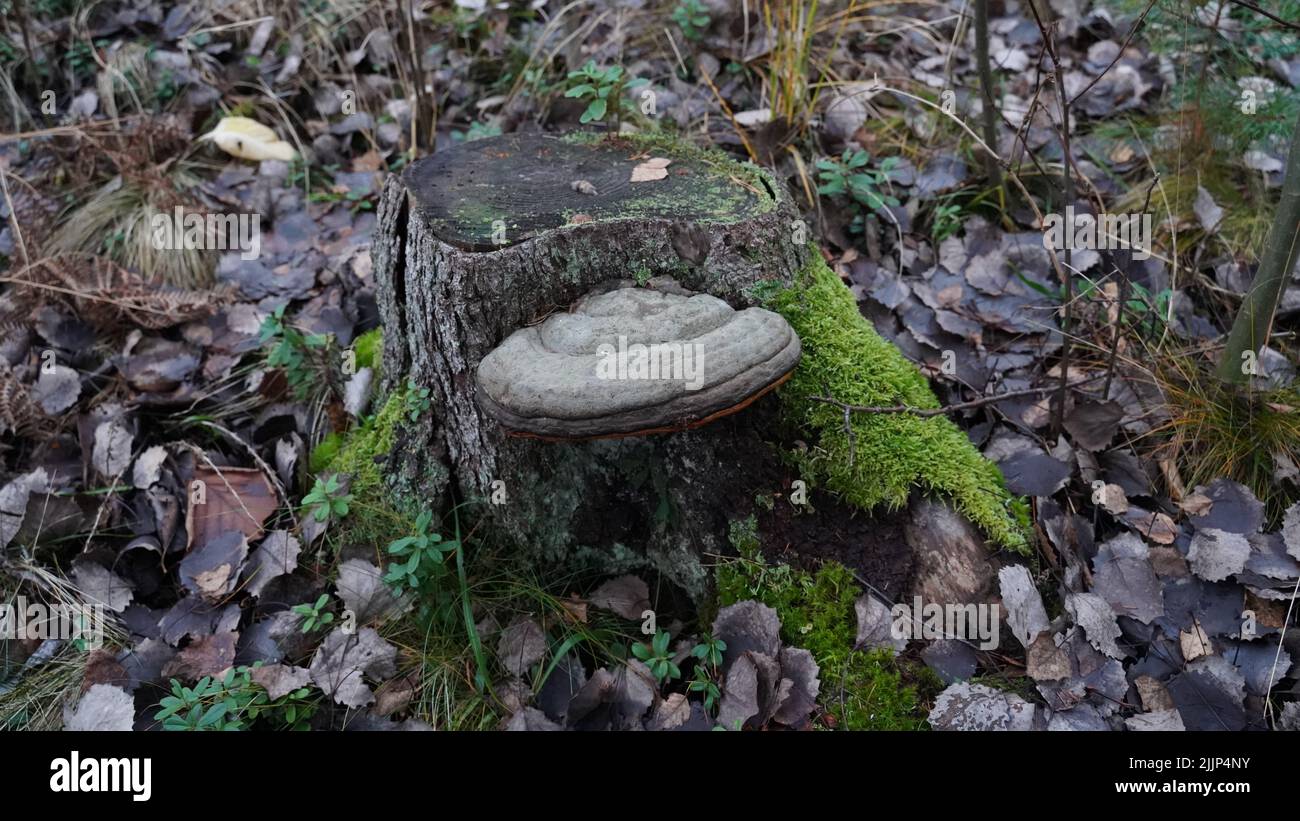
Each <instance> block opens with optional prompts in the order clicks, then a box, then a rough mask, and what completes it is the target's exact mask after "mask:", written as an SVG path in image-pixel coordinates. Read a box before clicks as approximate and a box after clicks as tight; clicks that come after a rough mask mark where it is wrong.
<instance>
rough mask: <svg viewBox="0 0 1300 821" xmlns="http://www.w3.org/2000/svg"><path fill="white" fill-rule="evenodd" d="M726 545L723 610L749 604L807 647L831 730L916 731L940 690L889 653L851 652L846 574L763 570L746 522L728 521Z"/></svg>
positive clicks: (753, 531)
mask: <svg viewBox="0 0 1300 821" xmlns="http://www.w3.org/2000/svg"><path fill="white" fill-rule="evenodd" d="M730 535H731V540H732V544H733V545H734V546H735V547H736V549H737V550H738V551H739V552H740V558H738V559H733V560H730V561H726V562H723V563H722V564H720V565H718V568H717V583H718V600H719V603H720V604H721V605H722V606H724V607H725V606H727V605H730V604H735V603H736V602H738V601H742V600H745V599H755V600H757V601H760V602H762V603H763V604H766V605H767V606H768V607H771V608H772V609H774V610H776V612H777V615H778V616H780V619H781V638H782V639H783V640H784V641H785V642H786V643H788V644H792V645H794V646H796V647H803V648H806V649H807V650H808V651H809V652H811V653H812V654H813V658H815V659H816V660H817V665H818V666H819V667H820V668H821V703H822V705H823V706H824V707H825V708H826V710H827V712H829V713H830V715H831V717H832V719H833V726H834V727H836V728H838V729H846V730H919V729H923V728H924V725H925V716H926V715H927V714H928V710H927V709H926V703H927V702H928V701H930V700H931V699H932V698H933V695H934V694H935V693H937V692H938V691H939V690H941V689H942V687H943V685H942V683H941V682H939V680H938V679H937V678H936V677H935V676H934V674H933V673H931V672H930V671H929V669H927V668H925V667H924V666H922V665H918V664H915V663H913V662H908V661H903V660H899V659H896V658H894V657H893V656H892V655H891V654H890V653H889V652H888V651H885V650H880V651H873V652H863V651H859V650H854V649H853V643H854V641H855V640H856V638H857V615H856V612H855V611H854V608H853V603H854V601H856V600H857V598H858V596H860V595H861V594H862V591H861V589H860V588H859V587H858V585H857V582H856V581H855V580H854V578H853V573H852V571H850V570H849V569H848V568H846V567H844V566H843V565H841V564H838V563H836V562H828V563H826V564H825V565H823V566H822V567H821V569H820V570H818V571H817V573H815V574H813V573H808V572H806V571H803V570H796V569H795V568H793V567H790V566H789V565H784V564H776V565H770V564H768V563H767V561H766V560H765V559H764V558H763V556H762V554H761V553H760V552H759V549H758V535H757V526H756V522H755V520H754V518H753V517H752V516H751V517H750V518H749V519H748V520H746V521H740V522H733V523H732V526H731V533H730Z"/></svg>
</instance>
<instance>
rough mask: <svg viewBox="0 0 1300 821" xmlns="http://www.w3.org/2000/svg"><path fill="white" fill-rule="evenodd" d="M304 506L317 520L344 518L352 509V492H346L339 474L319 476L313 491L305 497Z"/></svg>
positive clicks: (325, 520)
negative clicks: (326, 476)
mask: <svg viewBox="0 0 1300 821" xmlns="http://www.w3.org/2000/svg"><path fill="white" fill-rule="evenodd" d="M302 506H303V510H305V511H307V514H308V515H310V516H311V517H312V518H313V519H315V520H316V521H317V522H322V523H324V522H327V521H329V520H330V519H336V520H337V519H342V518H343V517H345V516H347V515H348V510H350V509H351V506H352V494H351V493H346V492H344V490H343V483H342V481H341V480H340V479H339V474H337V473H333V474H330V476H329V477H328V478H322V477H320V476H317V477H316V484H314V485H312V489H311V492H310V493H308V494H307V495H306V496H304V497H303V500H302Z"/></svg>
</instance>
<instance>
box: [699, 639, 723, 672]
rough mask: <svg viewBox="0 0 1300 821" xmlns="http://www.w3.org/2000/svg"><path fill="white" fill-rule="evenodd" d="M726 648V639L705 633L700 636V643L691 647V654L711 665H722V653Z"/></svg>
mask: <svg viewBox="0 0 1300 821" xmlns="http://www.w3.org/2000/svg"><path fill="white" fill-rule="evenodd" d="M726 649H727V643H726V642H725V641H723V640H722V639H715V638H713V637H712V636H710V635H709V634H708V633H705V634H704V635H703V636H701V637H700V643H699V644H697V645H695V647H693V648H692V649H691V655H692V656H694V657H695V658H697V659H699V660H700V661H702V662H703V663H705V664H707V665H709V666H710V667H721V666H722V654H723V653H724V652H725V651H726Z"/></svg>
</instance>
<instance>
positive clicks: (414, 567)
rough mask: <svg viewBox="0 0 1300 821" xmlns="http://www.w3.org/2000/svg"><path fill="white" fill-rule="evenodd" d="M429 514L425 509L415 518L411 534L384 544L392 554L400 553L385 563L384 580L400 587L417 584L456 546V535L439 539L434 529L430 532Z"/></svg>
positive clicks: (457, 543) (411, 586)
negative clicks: (400, 558) (397, 559)
mask: <svg viewBox="0 0 1300 821" xmlns="http://www.w3.org/2000/svg"><path fill="white" fill-rule="evenodd" d="M432 522H433V514H432V513H430V512H428V511H425V512H424V513H421V514H420V516H419V518H417V519H416V520H415V530H416V532H415V535H413V536H405V537H403V538H401V539H397V540H395V541H393V542H391V543H390V544H389V545H388V552H389V554H390V555H393V556H400V557H404V558H403V560H402V561H394V562H393V563H392V564H390V565H389V566H388V573H386V574H385V575H384V581H385V582H387V583H388V584H389V585H391V586H393V587H396V588H401V587H403V586H406V587H409V588H411V589H412V590H414V589H416V588H418V587H419V586H420V584H421V582H423V581H424V578H425V576H426V575H427V574H428V573H429V572H430V571H431V570H432V569H433V567H434V566H441V565H442V563H443V560H444V559H445V558H446V557H447V556H449V555H450V554H452V553H454V552H455V551H456V550H457V549H458V548H459V547H460V540H459V539H448V540H443V538H442V536H440V535H439V534H437V533H430V532H429V526H430V524H431V523H432Z"/></svg>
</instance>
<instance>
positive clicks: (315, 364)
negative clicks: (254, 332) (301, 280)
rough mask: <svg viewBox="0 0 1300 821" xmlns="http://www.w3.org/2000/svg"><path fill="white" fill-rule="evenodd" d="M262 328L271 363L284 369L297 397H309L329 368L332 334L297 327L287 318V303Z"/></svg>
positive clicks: (267, 319)
mask: <svg viewBox="0 0 1300 821" xmlns="http://www.w3.org/2000/svg"><path fill="white" fill-rule="evenodd" d="M261 330H262V333H261V338H260V342H261V344H262V346H263V347H267V346H269V347H270V352H269V353H268V354H267V357H266V364H267V366H268V367H271V368H280V369H282V370H283V371H284V375H285V378H286V379H288V381H289V389H290V390H291V391H292V392H293V395H294V397H295V398H297V399H299V400H304V399H306V398H307V397H308V396H309V395H310V394H311V392H312V388H313V387H314V386H316V385H318V384H320V375H321V373H322V372H324V371H327V370H328V365H327V362H328V359H327V357H326V353H327V349H328V348H329V343H330V339H331V338H332V337H330V336H329V335H328V334H305V333H303V332H302V331H300V330H298V329H297V328H295V327H293V325H291V324H289V323H288V322H286V321H285V319H284V306H283V305H281V306H280V307H279V308H276V309H275V311H274V312H273V313H272V314H271V315H270V316H268V317H267V318H266V319H265V320H264V321H263V322H262V329H261Z"/></svg>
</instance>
